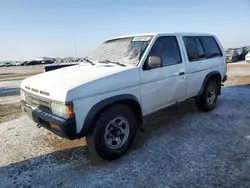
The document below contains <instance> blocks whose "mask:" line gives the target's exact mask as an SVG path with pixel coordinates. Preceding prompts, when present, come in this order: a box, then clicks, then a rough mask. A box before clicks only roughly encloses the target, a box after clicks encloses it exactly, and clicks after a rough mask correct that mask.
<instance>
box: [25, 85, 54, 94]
mask: <svg viewBox="0 0 250 188" xmlns="http://www.w3.org/2000/svg"><path fill="white" fill-rule="evenodd" d="M25 89H27V90H31V91H33V92H35V93H40V94H42V95H46V96H49V95H50V93H48V92H46V91H40V92H39V90H38V89H35V88H31V87H28V86H25Z"/></svg>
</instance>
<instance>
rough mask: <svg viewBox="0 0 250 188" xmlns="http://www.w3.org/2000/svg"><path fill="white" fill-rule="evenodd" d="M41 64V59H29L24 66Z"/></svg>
mask: <svg viewBox="0 0 250 188" xmlns="http://www.w3.org/2000/svg"><path fill="white" fill-rule="evenodd" d="M40 64H42V61H29V62H27V63H26V66H28V65H40Z"/></svg>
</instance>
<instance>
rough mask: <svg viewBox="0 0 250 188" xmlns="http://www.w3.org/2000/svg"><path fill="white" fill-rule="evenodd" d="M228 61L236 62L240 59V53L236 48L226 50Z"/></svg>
mask: <svg viewBox="0 0 250 188" xmlns="http://www.w3.org/2000/svg"><path fill="white" fill-rule="evenodd" d="M225 55H226V61H227V63H232V62H236V61H238V60H239V57H240V55H239V53H238V52H237V50H236V49H232V50H228V51H226V52H225Z"/></svg>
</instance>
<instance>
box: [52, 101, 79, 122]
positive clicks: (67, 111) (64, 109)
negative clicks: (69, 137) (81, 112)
mask: <svg viewBox="0 0 250 188" xmlns="http://www.w3.org/2000/svg"><path fill="white" fill-rule="evenodd" d="M51 110H52V113H53V114H55V115H56V116H59V117H62V118H64V119H70V118H72V117H73V116H74V113H73V106H72V105H64V104H59V103H53V102H52V103H51Z"/></svg>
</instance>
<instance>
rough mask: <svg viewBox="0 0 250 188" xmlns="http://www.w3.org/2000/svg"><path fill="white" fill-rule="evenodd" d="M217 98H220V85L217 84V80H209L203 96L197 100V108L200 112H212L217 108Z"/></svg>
mask: <svg viewBox="0 0 250 188" xmlns="http://www.w3.org/2000/svg"><path fill="white" fill-rule="evenodd" d="M211 91H212V92H213V93H212V92H211ZM212 95H213V97H212ZM217 98H218V85H217V84H216V81H215V80H209V81H208V82H207V83H206V85H205V88H204V90H203V92H202V94H201V95H200V96H198V97H196V98H195V104H196V107H197V108H198V109H199V110H200V111H205V112H206V111H211V110H213V109H214V108H215V106H216V102H217ZM209 99H210V100H209Z"/></svg>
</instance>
